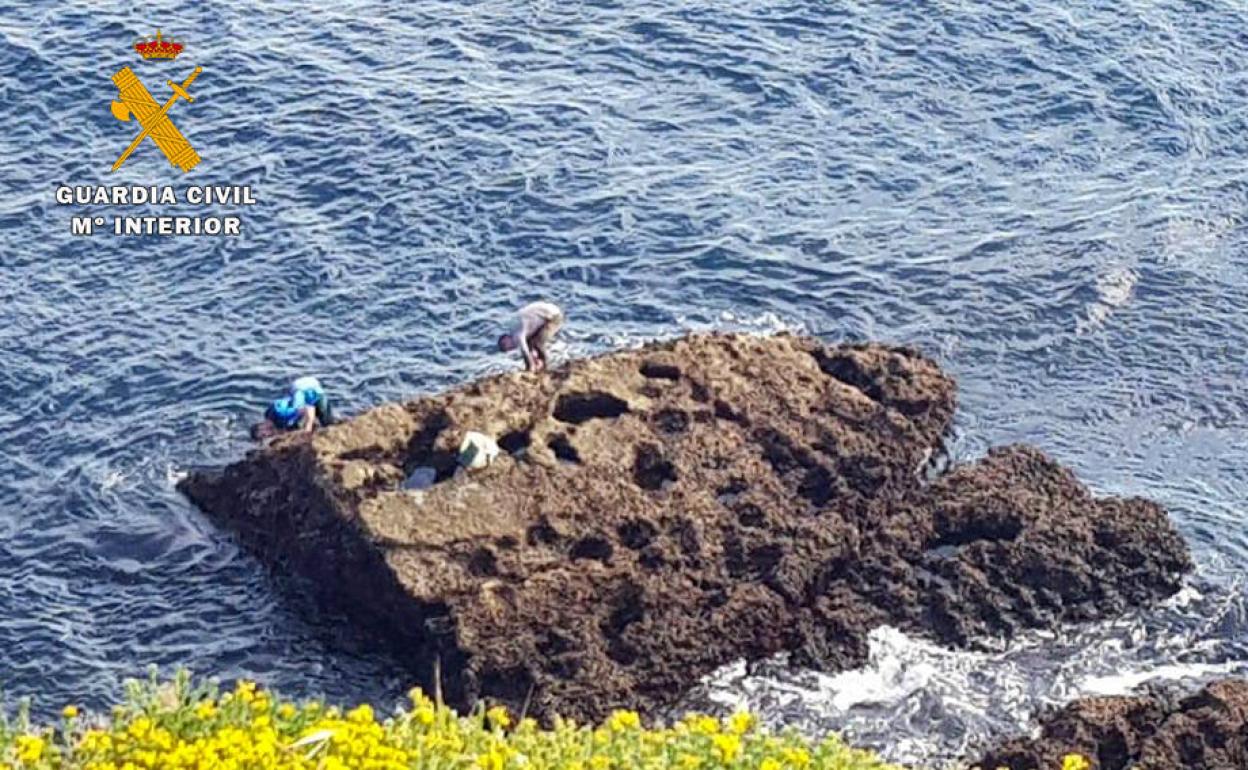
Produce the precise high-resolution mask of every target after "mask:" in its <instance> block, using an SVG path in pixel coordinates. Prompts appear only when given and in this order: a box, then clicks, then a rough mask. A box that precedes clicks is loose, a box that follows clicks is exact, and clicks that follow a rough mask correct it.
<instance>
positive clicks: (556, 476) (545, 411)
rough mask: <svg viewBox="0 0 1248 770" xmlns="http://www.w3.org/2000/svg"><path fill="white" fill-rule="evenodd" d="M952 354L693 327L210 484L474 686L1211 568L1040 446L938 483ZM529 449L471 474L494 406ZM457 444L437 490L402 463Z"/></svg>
mask: <svg viewBox="0 0 1248 770" xmlns="http://www.w3.org/2000/svg"><path fill="white" fill-rule="evenodd" d="M954 409H955V388H954V383H953V380H952V379H951V378H949V377H948V376H946V375H945V374H943V373H942V372H941V371H940V369H939V368H938V367H937V366H936V365H935V364H934V363H932V362H931V361H930V360H928V359H926V358H924V357H923V356H921V355H919V354H918V353H916V352H914V351H910V350H906V349H900V348H890V347H885V346H881V345H841V346H825V345H823V344H821V343H819V342H818V341H815V340H810V339H806V338H800V337H794V336H789V335H781V336H777V337H771V338H762V337H752V336H738V335H705V336H693V337H687V338H684V339H680V340H676V341H673V342H666V343H659V344H652V345H649V346H647V347H646V348H644V349H641V350H633V351H625V352H618V353H612V354H609V355H605V356H602V357H599V358H594V359H589V360H582V361H576V362H573V363H571V364H569V365H568V366H566V367H564V368H562V369H559V370H556V371H553V372H550V373H547V374H542V375H533V374H527V373H513V374H506V375H500V376H496V377H492V378H489V379H485V380H482V381H479V382H475V383H472V384H469V385H467V386H464V387H462V388H459V389H457V390H454V391H452V392H449V393H446V394H443V395H439V396H433V397H429V398H422V399H418V400H415V401H412V402H409V403H406V404H388V405H385V406H382V407H379V408H376V409H373V410H371V411H369V412H366V413H365V414H362V415H360V416H359V417H356V418H355V419H352V420H350V421H349V422H346V423H344V424H341V425H337V426H334V427H333V428H331V429H328V430H325V431H321V432H318V433H317V434H316V435H315V437H314V438H313V440H312V441H310V442H308V441H301V440H300V439H299V438H298V437H292V438H284V439H282V440H280V441H278V442H277V443H275V444H274V445H272V446H271V447H269V448H267V449H265V450H262V451H256V452H253V453H252V454H251V455H249V456H248V458H247V459H245V460H243V461H241V462H239V463H236V464H234V465H232V466H230V467H228V468H226V469H224V471H216V472H196V473H193V474H191V475H190V476H189V477H188V478H187V479H186V480H185V481H184V483H183V484H182V488H183V490H184V491H185V492H186V493H187V494H188V495H189V496H190V497H191V498H192V499H193V500H194V501H196V502H197V503H198V504H199V505H200V506H201V507H203V508H204V509H205V510H207V511H208V512H210V513H211V514H213V515H214V516H215V517H216V518H218V519H219V520H221V521H223V522H225V523H226V524H227V525H228V526H230V527H231V528H232V529H234V530H235V531H236V532H238V533H239V535H240V536H241V538H242V539H243V541H244V542H246V543H247V544H249V545H250V546H251V547H252V548H253V549H254V550H256V551H257V552H259V553H260V554H261V555H262V556H264V557H266V558H267V559H268V560H269V561H270V562H272V563H274V564H276V565H279V566H280V567H281V568H282V569H285V570H288V571H290V572H293V573H296V574H299V575H302V576H304V577H307V578H311V582H312V584H313V585H315V586H317V587H318V589H319V590H320V591H321V594H322V598H323V599H325V600H327V601H330V602H333V603H334V604H336V605H337V606H339V607H344V608H346V609H347V610H348V611H349V612H350V613H351V614H352V616H353V617H354V619H355V622H357V623H358V624H359V625H360V627H361V628H362V629H367V630H372V631H376V632H378V633H379V634H380V635H381V637H382V638H384V639H386V640H387V642H388V644H389V646H391V647H392V648H393V649H394V650H395V651H396V652H397V653H398V654H399V655H400V657H401V658H402V659H403V660H404V661H405V662H407V663H408V664H409V665H410V666H411V667H412V669H413V671H414V673H415V674H416V677H417V679H418V681H420V682H422V683H424V684H425V685H426V686H428V685H429V684H430V683H431V681H432V679H433V678H434V676H435V666H436V667H438V670H439V671H440V674H439V676H440V679H441V681H442V684H443V686H444V688H445V692H446V695H447V698H448V700H450V701H451V702H452V703H455V704H457V705H464V704H467V703H471V702H472V701H474V700H476V699H478V698H490V699H496V700H501V701H504V702H507V703H509V704H511V705H513V706H521V705H523V704H526V703H527V705H528V709H529V712H530V713H536V714H539V715H546V714H551V713H555V712H557V713H563V714H569V715H574V716H581V717H597V716H601V715H602V714H603V713H605V712H606V711H607V710H609V709H611V708H616V707H635V708H647V707H651V706H655V705H661V704H665V703H668V702H670V701H672V700H673V699H675V698H676V697H677V696H678V695H679V694H680V693H681V691H683V690H684V689H685V688H686V687H688V686H689V685H690V684H692V683H693V682H696V681H697V679H698V678H699V677H701V676H703V675H705V674H707V673H709V672H710V671H712V670H713V669H715V668H716V667H718V666H720V665H722V664H725V663H728V662H730V661H733V660H736V659H740V658H746V659H757V658H760V657H763V656H769V655H772V654H775V653H778V652H781V651H788V652H790V653H792V655H793V657H794V659H795V660H796V662H798V663H800V664H804V665H809V666H817V667H821V668H827V669H840V668H845V667H849V666H853V665H856V664H859V663H861V662H862V661H863V660H864V659H865V655H866V634H867V632H868V631H869V630H870V629H871V628H872V627H874V626H877V625H879V624H883V623H889V624H893V625H897V626H900V627H902V628H906V629H909V630H912V631H920V632H924V633H927V634H929V635H930V636H932V637H934V638H936V639H939V640H942V641H945V642H948V643H952V644H966V643H968V642H970V641H971V640H973V639H974V638H975V637H979V636H982V635H998V636H999V635H1006V636H1008V635H1010V634H1012V633H1013V632H1015V631H1016V630H1018V629H1021V628H1025V627H1036V626H1050V625H1053V624H1056V623H1059V622H1063V621H1077V620H1088V619H1092V618H1096V617H1102V616H1107V615H1112V614H1115V613H1118V612H1120V611H1121V610H1123V609H1124V608H1126V607H1128V606H1131V605H1133V604H1137V603H1140V602H1147V601H1150V600H1154V599H1156V598H1158V597H1162V596H1165V595H1168V594H1170V593H1172V592H1174V591H1175V590H1177V588H1178V576H1179V574H1180V573H1181V572H1183V571H1185V570H1186V569H1188V568H1189V564H1188V557H1187V553H1186V550H1185V547H1184V545H1183V542H1182V540H1181V539H1180V538H1179V537H1178V535H1177V534H1176V533H1175V531H1174V529H1173V528H1172V526H1171V524H1170V522H1169V520H1168V519H1167V517H1166V514H1165V512H1164V511H1163V510H1162V509H1161V508H1160V507H1159V506H1157V505H1155V504H1153V503H1151V502H1147V501H1144V500H1138V499H1132V500H1120V499H1096V498H1093V497H1092V495H1091V494H1090V493H1089V492H1088V490H1087V489H1086V488H1085V487H1083V486H1082V485H1081V484H1080V483H1079V482H1078V481H1077V480H1076V479H1075V478H1074V477H1073V475H1072V474H1071V473H1070V472H1069V471H1067V470H1064V469H1063V468H1061V467H1060V466H1058V465H1057V464H1056V463H1054V462H1053V461H1052V460H1050V459H1048V458H1047V457H1045V456H1044V455H1043V454H1041V453H1040V452H1038V451H1036V450H1034V449H1029V448H1026V447H1017V446H1016V447H1008V448H1003V449H995V450H993V451H992V452H991V453H990V454H989V455H988V457H986V458H985V459H983V460H982V461H980V462H976V463H974V464H970V465H966V466H963V467H959V468H956V469H954V470H952V471H950V472H948V473H945V474H943V475H942V476H940V477H939V478H938V479H937V480H935V481H934V482H932V483H930V484H928V483H925V482H924V474H923V471H924V469H925V467H926V466H927V464H928V461H929V459H930V458H931V457H932V455H933V453H938V452H939V450H940V447H941V438H942V436H943V435H944V434H945V433H946V432H947V430H948V429H949V426H950V422H951V420H952V418H953V414H954ZM469 430H477V431H482V432H486V433H490V434H492V435H494V436H496V437H499V443H500V444H501V445H502V447H503V448H504V449H505V450H507V452H508V453H509V454H507V455H506V456H504V457H502V458H500V460H499V461H498V462H496V463H495V464H494V465H493V466H491V467H490V468H488V469H485V470H482V471H479V472H475V473H472V474H466V473H460V474H454V473H453V471H454V467H455V449H456V447H457V446H458V443H459V441H460V440H461V438H462V436H463V434H464V432H465V431H469ZM422 466H424V467H432V468H433V469H435V470H436V473H437V478H438V482H437V483H436V484H435V485H434V486H433V487H432V488H430V489H427V490H424V491H421V492H411V491H403V490H399V489H398V488H397V486H398V484H399V483H400V482H401V481H402V480H403V479H404V478H405V477H406V476H407V474H409V473H410V472H412V471H413V470H414V469H415V468H418V467H422Z"/></svg>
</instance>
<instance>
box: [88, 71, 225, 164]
mask: <svg viewBox="0 0 1248 770" xmlns="http://www.w3.org/2000/svg"><path fill="white" fill-rule="evenodd" d="M203 71H204V68H203V67H196V68H195V71H194V72H192V73H191V76H190V77H188V78H187V79H186V80H184V81H182V83H180V84H179V83H175V82H173V81H172V80H166V81H165V83H166V84H167V85H168V86H169V87H170V88H171V89H173V96H171V97H170V98H169V101H167V102H165V103H164V106H161V107H157V105H156V100H155V99H153V98H152V95H151V94H150V93H148V91H147V89H146V88H145V87H144V86H143V82H142V81H140V80H139V79H138V77H137V76H135V74H134V73H133V72H131V71H130V68H129V67H122V68H121V69H120V70H118V71H117V74H116V75H113V83H114V84H116V86H117V88H118V90H119V91H120V92H121V94H120V95H121V100H120V101H116V100H114V101H113V103H112V105H111V107H112V112H113V117H115V118H117V119H118V120H121V121H129V120H130V116H131V115H133V116H134V117H136V118H138V119H139V125H141V126H143V130H142V131H140V132H139V135H138V136H136V137H135V138H134V141H132V142H130V146H129V147H127V148H126V151H125V152H123V153H122V154H121V157H120V158H118V159H117V162H116V163H114V164H113V171H116V170H117V169H119V168H121V164H123V163H125V162H126V158H129V157H130V154H131V153H132V152H134V151H135V149H136V148H138V146H139V145H140V144H142V143H143V140H144V139H146V138H147V137H149V136H150V137H152V141H154V142H155V143H156V146H157V147H159V148H160V150H161V152H163V153H164V154H165V157H166V158H168V159H169V162H170V163H172V164H173V165H175V166H178V167H180V168H181V169H182V170H183V171H190V170H191V169H192V168H194V167H195V165H196V164H198V163H199V154H198V153H197V152H195V148H194V147H192V146H191V143H190V142H188V141H187V139H186V137H185V136H183V135H182V132H181V131H179V130H178V128H177V126H175V125H174V124H173V121H172V120H171V119H170V118H169V109H170V108H171V107H173V104H174V102H176V101H177V100H178V99H185V100H186V101H188V102H194V101H195V99H194V97H192V96H191V95H190V94H189V93H187V89H188V88H190V87H191V83H193V82H195V78H197V77H199V73H201V72H203Z"/></svg>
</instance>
